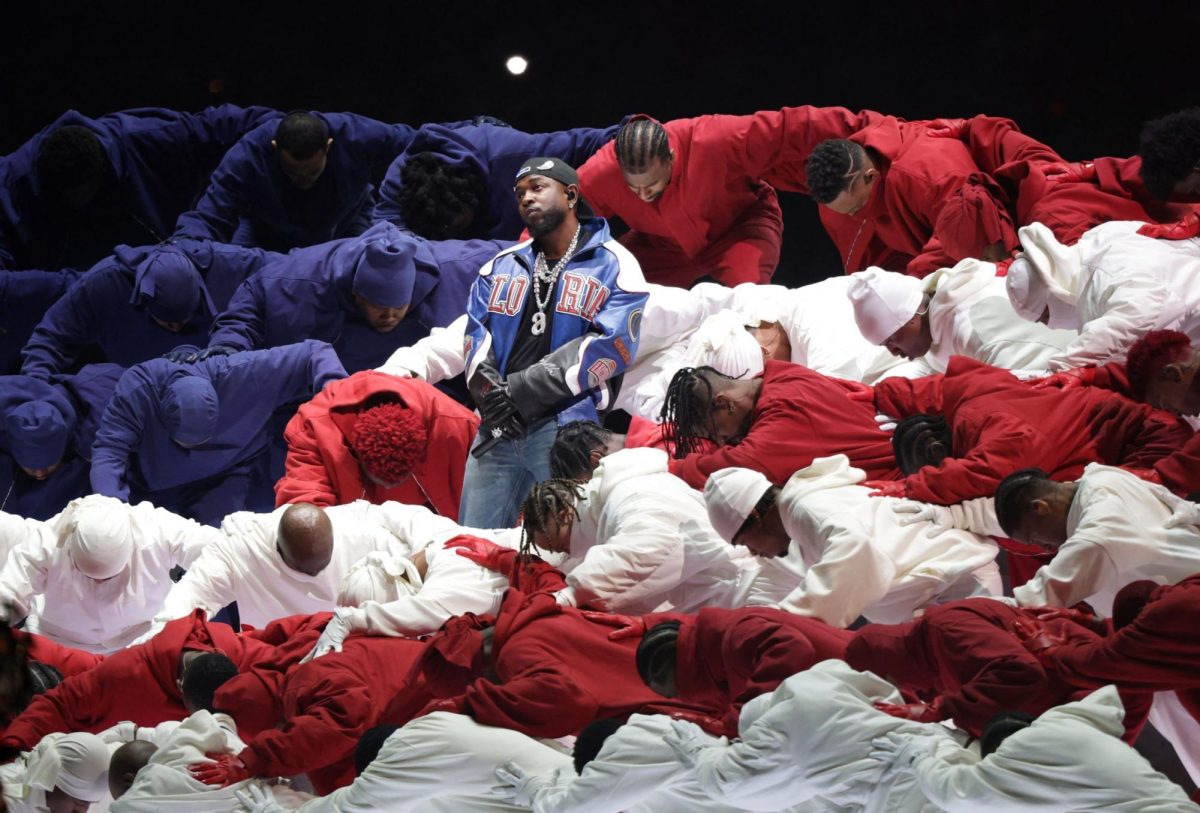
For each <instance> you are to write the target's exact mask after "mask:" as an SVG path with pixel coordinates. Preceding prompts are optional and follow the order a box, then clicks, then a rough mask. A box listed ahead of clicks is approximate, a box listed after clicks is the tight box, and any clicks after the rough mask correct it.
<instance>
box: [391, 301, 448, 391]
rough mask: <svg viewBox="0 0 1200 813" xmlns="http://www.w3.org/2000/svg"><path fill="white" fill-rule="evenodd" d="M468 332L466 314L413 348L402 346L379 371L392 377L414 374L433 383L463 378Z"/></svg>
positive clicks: (432, 332)
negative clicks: (464, 343)
mask: <svg viewBox="0 0 1200 813" xmlns="http://www.w3.org/2000/svg"><path fill="white" fill-rule="evenodd" d="M466 333H467V316H466V314H464V315H462V316H460V317H458V318H457V319H455V320H454V321H453V322H451V323H450V324H449V325H448V326H446V327H435V328H434V329H433V330H431V331H430V332H429V335H428V336H426V337H425V338H423V339H421V340H420V341H418V342H417V343H416V344H414V345H411V346H409V347H401V348H400V349H399V350H397V351H396V352H395V353H392V355H391V356H390V357H389V358H388V360H387V361H385V362H384V363H383V366H382V367H377V368H376V369H377V370H378V371H379V372H381V373H388V374H389V375H398V376H406V375H411V376H412V377H414V378H419V379H421V380H422V381H426V382H428V383H430V384H438V383H440V382H442V381H445V380H446V379H448V378H454V377H455V376H456V375H461V374H462V373H463V371H464V370H466V368H467V359H466V357H465V356H464V354H463V340H464V339H465V338H466Z"/></svg>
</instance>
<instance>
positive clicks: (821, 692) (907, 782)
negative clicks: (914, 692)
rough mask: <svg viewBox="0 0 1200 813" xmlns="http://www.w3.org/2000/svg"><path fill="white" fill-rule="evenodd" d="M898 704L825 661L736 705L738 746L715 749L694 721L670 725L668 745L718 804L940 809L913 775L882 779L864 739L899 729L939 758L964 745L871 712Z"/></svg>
mask: <svg viewBox="0 0 1200 813" xmlns="http://www.w3.org/2000/svg"><path fill="white" fill-rule="evenodd" d="M899 702H903V701H902V700H901V699H900V692H899V691H898V690H897V689H896V687H894V686H892V685H891V684H890V683H887V682H886V681H884V680H881V679H880V678H877V677H875V676H874V675H872V674H870V673H869V672H855V671H854V670H853V669H851V668H850V667H849V666H847V665H846V664H844V663H842V662H841V661H822V662H821V663H819V664H817V665H816V666H814V667H813V668H812V669H809V670H808V671H807V672H800V673H798V674H795V675H793V676H792V677H790V678H788V679H787V680H785V681H784V682H783V683H782V684H780V686H779V688H778V689H776V690H775V691H773V692H771V693H769V694H764V695H759V696H758V697H756V698H754V699H753V700H751V701H750V702H749V703H747V704H746V705H745V706H743V707H742V714H741V718H740V719H739V720H738V737H739V739H738V740H736V741H735V742H732V743H729V744H728V745H724V744H720V743H719V742H717V743H715V742H713V738H712V737H709V736H708V735H706V734H704V732H703V731H701V729H700V728H699V726H697V725H695V724H694V723H688V722H683V721H681V720H676V721H674V722H673V724H672V725H673V727H674V729H675V731H674V733H673V734H671V736H670V737H668V738H667V743H668V744H669V745H671V746H672V747H673V748H675V750H676V751H677V753H678V754H679V758H680V760H682V761H683V762H684V763H685V764H687V765H691V766H693V767H694V771H695V778H696V782H697V783H698V784H699V786H700V787H701V789H703V790H704V792H705V793H706V794H707V795H708V797H709V798H710V799H715V800H720V802H721V803H722V804H725V805H733V806H736V807H740V808H743V809H745V810H772V811H773V810H784V809H787V808H788V807H789V806H793V805H797V804H801V803H804V802H813V803H819V802H824V803H826V804H827V805H828V806H829V808H832V809H846V810H857V811H862V813H882V811H889V813H918V812H919V813H924V812H925V811H930V812H931V813H932V811H936V810H939V808H938V807H936V806H935V805H933V804H932V803H930V802H928V801H927V800H926V799H925V796H924V794H922V793H921V790H920V788H918V787H917V784H916V782H915V781H914V780H913V777H911V776H886V775H885V771H884V765H883V764H882V763H880V762H877V761H875V760H873V759H871V756H870V754H871V750H872V745H871V741H872V740H873V739H876V738H878V737H882V736H884V735H885V734H888V733H892V732H896V733H899V734H905V735H918V736H920V735H924V736H929V737H931V738H935V741H937V742H938V743H939V745H940V749H939V753H940V751H941V750H945V751H947V752H949V753H951V754H958V753H961V751H962V749H961V748H959V746H958V743H957V741H956V740H955V739H954V736H953V735H952V734H951V732H950V731H949V730H948V729H946V728H943V727H942V726H939V725H935V724H930V723H916V722H913V721H911V720H902V719H900V718H899V717H892V716H891V715H888V714H885V713H883V712H882V711H879V710H878V709H876V708H875V704H876V703H899ZM839 806H841V807H839Z"/></svg>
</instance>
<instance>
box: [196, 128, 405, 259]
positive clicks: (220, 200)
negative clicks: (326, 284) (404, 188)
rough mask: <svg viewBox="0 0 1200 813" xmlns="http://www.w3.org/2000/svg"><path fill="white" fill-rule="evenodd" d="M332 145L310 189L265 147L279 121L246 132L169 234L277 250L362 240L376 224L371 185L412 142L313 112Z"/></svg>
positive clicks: (397, 132) (401, 133) (400, 131)
mask: <svg viewBox="0 0 1200 813" xmlns="http://www.w3.org/2000/svg"><path fill="white" fill-rule="evenodd" d="M314 115H317V116H319V117H320V118H321V119H322V120H323V121H324V122H325V123H326V125H328V127H329V137H330V138H332V139H333V143H332V144H331V145H330V147H329V152H328V154H327V156H326V164H325V170H324V171H323V172H322V173H321V176H320V177H319V178H317V181H316V183H315V184H313V186H312V187H311V188H309V189H303V190H302V189H297V188H296V186H295V185H294V184H293V183H292V182H291V181H290V180H288V178H287V176H285V175H284V174H283V170H282V168H281V166H280V162H279V151H278V150H277V149H275V148H274V147H272V146H271V141H272V140H274V138H275V131H276V129H277V128H278V126H279V122H278V121H270V122H268V123H266V124H263V125H262V126H260V127H258V128H256V129H255V130H252V131H251V132H249V133H247V134H246V136H245V137H244V138H243V139H242V140H241V141H239V142H238V143H237V145H235V146H234V147H233V148H232V149H231V150H229V153H228V154H227V155H226V156H225V159H224V160H223V161H222V162H221V165H220V166H219V167H217V169H216V171H215V172H213V175H212V182H211V183H210V184H209V187H208V191H207V192H205V193H204V197H202V198H201V199H200V200H199V202H197V203H196V206H195V208H194V209H193V210H192V211H189V212H185V213H184V214H183V215H181V216H180V218H179V223H178V227H177V229H176V233H177V234H179V235H183V236H187V237H201V238H207V239H210V240H217V241H220V242H225V243H228V242H236V243H238V244H240V245H254V246H261V247H263V248H269V249H273V250H276V251H286V250H288V249H290V248H294V247H297V246H311V245H314V244H316V243H324V242H326V241H329V240H334V239H337V238H340V237H351V236H353V235H356V234H361V233H362V232H364V231H366V229H367V228H368V227H369V226H370V225H371V223H372V222H373V221H374V220H375V216H374V215H375V201H374V197H373V190H374V187H373V186H372V185H371V181H372V179H373V178H378V177H379V175H380V174H381V173H382V172H383V171H384V170H385V169H386V167H387V165H388V164H389V163H390V162H391V161H392V159H394V158H395V157H396V156H397V155H399V154H400V153H402V152H403V151H404V148H405V147H407V146H408V143H409V141H410V140H411V139H412V135H413V132H414V130H413V128H411V127H409V126H408V125H406V124H385V123H384V122H381V121H376V120H375V119H370V118H367V117H366V116H359V115H355V114H354V113H315V114H314Z"/></svg>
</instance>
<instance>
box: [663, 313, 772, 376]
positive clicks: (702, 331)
mask: <svg viewBox="0 0 1200 813" xmlns="http://www.w3.org/2000/svg"><path fill="white" fill-rule="evenodd" d="M683 366H685V367H705V366H707V367H712V368H713V369H714V370H716V371H717V372H719V373H721V374H722V375H727V376H729V377H731V378H757V377H758V376H760V375H762V372H763V352H762V347H761V346H760V345H759V343H758V342H757V341H756V340H755V339H754V337H753V336H751V335H750V333H749V332H748V331H747V330H746V323H745V319H744V317H742V315H741V314H739V313H738V312H736V311H729V310H726V311H720V312H719V313H714V314H713V315H712V316H710V317H708V318H707V319H705V320H704V323H703V324H701V325H700V327H698V328H697V329H696V332H695V333H693V334H692V338H691V341H689V342H688V347H687V351H686V352H685V353H684V360H683Z"/></svg>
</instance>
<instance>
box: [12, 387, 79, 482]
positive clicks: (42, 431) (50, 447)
mask: <svg viewBox="0 0 1200 813" xmlns="http://www.w3.org/2000/svg"><path fill="white" fill-rule="evenodd" d="M4 428H5V429H6V430H7V432H8V439H9V445H10V447H11V449H12V456H13V459H14V460H16V461H17V465H19V466H21V467H23V468H26V469H48V468H50V467H51V466H53V465H54V464H55V463H58V462H59V461H60V460H62V459H63V454H65V453H66V451H67V441H68V440H69V439H70V436H71V428H70V427H69V426H67V420H66V418H64V417H63V414H62V413H61V412H59V411H58V409H57V408H56V407H55V406H54V405H53V404H50V403H48V402H46V401H29V402H28V403H24V404H21V405H20V406H19V407H16V408H15V409H12V410H10V411H9V413H8V415H6V416H5V418H4Z"/></svg>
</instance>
